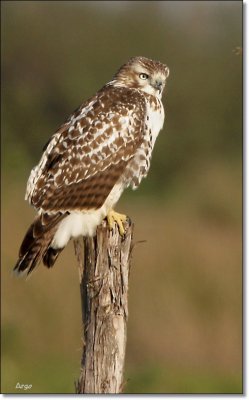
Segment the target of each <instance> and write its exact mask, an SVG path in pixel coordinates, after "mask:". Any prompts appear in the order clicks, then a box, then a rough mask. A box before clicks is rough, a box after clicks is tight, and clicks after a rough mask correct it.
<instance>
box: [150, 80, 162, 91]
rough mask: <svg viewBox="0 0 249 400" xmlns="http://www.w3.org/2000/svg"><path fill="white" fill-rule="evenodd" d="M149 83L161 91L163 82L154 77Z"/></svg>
mask: <svg viewBox="0 0 249 400" xmlns="http://www.w3.org/2000/svg"><path fill="white" fill-rule="evenodd" d="M151 85H152V86H153V87H154V88H155V89H156V90H159V91H160V92H161V91H162V88H163V82H162V81H161V80H160V79H156V80H154V81H152V82H151Z"/></svg>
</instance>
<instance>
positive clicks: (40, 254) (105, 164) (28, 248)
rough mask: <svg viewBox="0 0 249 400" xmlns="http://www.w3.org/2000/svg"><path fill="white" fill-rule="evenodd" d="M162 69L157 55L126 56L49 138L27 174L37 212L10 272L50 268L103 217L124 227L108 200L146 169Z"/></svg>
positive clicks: (159, 120)
mask: <svg viewBox="0 0 249 400" xmlns="http://www.w3.org/2000/svg"><path fill="white" fill-rule="evenodd" d="M168 75H169V69H168V67H167V66H166V65H164V64H162V63H161V62H158V61H153V60H150V59H148V58H145V57H134V58H131V59H130V60H129V61H128V62H127V63H126V64H124V65H123V66H122V67H121V68H120V69H119V70H118V72H117V73H116V75H115V76H114V78H113V80H112V81H110V82H109V83H107V84H106V85H105V86H104V87H103V88H102V89H100V90H99V91H98V92H97V93H96V94H95V96H93V97H92V98H90V99H89V100H87V101H86V102H85V103H83V104H82V105H81V106H80V107H79V109H77V110H76V111H75V112H74V113H73V114H72V115H71V116H70V117H69V118H68V120H67V121H66V122H65V123H64V124H63V125H62V126H61V127H60V128H59V129H58V131H57V132H56V133H55V134H54V135H53V136H52V137H51V139H50V140H49V142H48V143H47V145H46V146H45V148H44V152H43V155H42V157H41V160H40V162H39V164H38V165H37V166H36V167H35V168H34V169H33V170H32V171H31V174H30V177H29V179H28V183H27V191H26V196H25V199H27V200H28V201H29V203H30V204H32V205H33V206H34V207H35V209H36V210H37V212H38V215H37V217H36V218H35V220H34V222H33V223H32V225H31V226H30V228H29V229H28V231H27V233H26V235H25V237H24V239H23V242H22V245H21V248H20V251H19V259H18V262H17V264H16V266H15V268H14V270H15V271H16V272H18V273H20V272H22V271H25V272H27V273H28V274H29V273H30V272H31V271H32V270H33V269H34V268H35V266H36V265H37V264H38V263H39V262H40V261H41V260H43V263H44V265H46V266H47V267H52V266H53V264H54V262H55V260H56V259H57V257H58V255H59V253H60V252H61V250H63V248H64V247H65V246H66V244H67V243H68V241H69V240H70V239H71V238H76V237H78V236H80V235H83V236H87V235H88V236H92V235H94V234H95V231H96V227H97V225H98V224H100V222H101V221H102V220H103V219H104V218H105V217H107V219H108V223H109V226H110V228H112V226H113V223H114V221H116V222H117V223H118V225H119V231H120V233H121V234H124V228H123V224H122V222H123V221H124V219H125V218H126V217H125V216H124V215H122V214H118V213H115V212H114V211H113V207H114V206H115V204H116V203H117V201H118V199H119V198H120V196H121V194H122V192H123V190H124V189H125V188H127V187H128V186H131V187H132V188H133V189H135V188H136V187H137V186H138V185H139V183H140V182H141V179H142V178H143V177H145V176H146V175H147V173H148V170H149V166H150V160H151V154H152V149H153V146H154V144H155V140H156V138H157V135H158V133H159V131H160V130H161V129H162V126H163V122H164V109H163V105H162V102H161V96H162V92H163V89H164V86H165V82H166V79H167V77H168Z"/></svg>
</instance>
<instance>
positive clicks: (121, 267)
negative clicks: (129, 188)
mask: <svg viewBox="0 0 249 400" xmlns="http://www.w3.org/2000/svg"><path fill="white" fill-rule="evenodd" d="M125 231H126V233H125V236H124V237H121V236H120V234H119V231H118V227H117V225H116V224H115V226H114V228H113V230H109V229H108V227H107V226H106V222H105V221H103V223H102V224H101V225H100V226H99V227H98V228H97V232H96V236H95V237H93V238H84V239H83V240H82V239H78V240H76V241H75V242H74V244H75V252H76V256H77V259H78V264H79V273H80V294H81V306H82V322H83V332H84V337H83V354H82V359H81V372H80V377H79V380H78V381H77V382H76V384H75V387H76V393H120V392H122V389H123V371H124V361H125V347H126V324H127V318H128V277H129V270H130V259H131V249H132V234H133V224H131V223H128V222H127V223H126V224H125ZM83 249H84V251H83ZM83 254H84V256H83Z"/></svg>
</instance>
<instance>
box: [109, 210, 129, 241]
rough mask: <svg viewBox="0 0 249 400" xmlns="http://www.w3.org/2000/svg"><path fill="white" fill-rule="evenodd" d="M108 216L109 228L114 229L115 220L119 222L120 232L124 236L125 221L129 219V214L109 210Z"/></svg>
mask: <svg viewBox="0 0 249 400" xmlns="http://www.w3.org/2000/svg"><path fill="white" fill-rule="evenodd" d="M106 218H107V222H108V226H109V229H113V225H114V222H117V224H118V229H119V233H120V235H121V236H124V234H125V230H124V225H123V222H125V221H126V220H127V216H126V215H124V214H119V213H117V212H116V211H114V210H110V211H109V212H108V214H107V217H106Z"/></svg>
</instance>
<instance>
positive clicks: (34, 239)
mask: <svg viewBox="0 0 249 400" xmlns="http://www.w3.org/2000/svg"><path fill="white" fill-rule="evenodd" d="M66 215H67V214H62V213H58V214H54V215H49V214H46V213H44V214H41V215H39V216H37V217H36V218H35V220H34V222H33V223H32V225H31V226H30V227H29V229H28V231H27V233H26V235H25V237H24V239H23V242H22V244H21V247H20V250H19V259H18V261H17V263H16V265H15V267H14V271H15V272H16V273H17V274H21V273H22V272H27V275H28V274H30V273H31V272H32V271H33V269H34V268H35V267H36V265H38V264H39V263H40V261H41V259H43V263H44V265H46V266H47V267H48V268H50V267H52V266H53V265H54V263H55V261H56V259H57V257H58V255H59V253H60V252H61V251H62V250H63V249H56V250H55V249H52V248H50V247H49V246H50V244H51V242H52V240H53V237H54V234H55V232H56V229H57V227H58V224H59V222H60V221H61V220H62V219H63V218H64V217H65V216H66Z"/></svg>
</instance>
